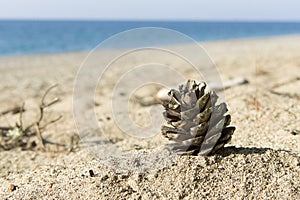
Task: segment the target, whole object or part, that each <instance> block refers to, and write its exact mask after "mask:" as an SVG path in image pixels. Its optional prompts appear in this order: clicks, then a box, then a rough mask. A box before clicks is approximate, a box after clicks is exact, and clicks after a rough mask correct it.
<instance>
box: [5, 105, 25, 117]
mask: <svg viewBox="0 0 300 200" xmlns="http://www.w3.org/2000/svg"><path fill="white" fill-rule="evenodd" d="M23 109H24V108H23ZM21 111H24V110H22V107H20V106H15V107H13V108H10V109H7V110H4V111H2V112H1V113H0V116H2V115H6V114H8V113H12V114H17V113H19V112H21Z"/></svg>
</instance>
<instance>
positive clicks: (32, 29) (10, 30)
mask: <svg viewBox="0 0 300 200" xmlns="http://www.w3.org/2000/svg"><path fill="white" fill-rule="evenodd" d="M140 27H163V28H169V29H174V30H177V31H180V32H182V33H184V34H186V35H188V36H190V37H192V38H193V39H194V40H196V41H212V40H225V39H236V38H251V37H267V36H279V35H288V34H300V22H209V21H201V22H196V21H194V22H174V21H173V22H164V21H161V22H159V21H156V22H155V21H16V20H15V21H13V20H10V21H4V20H2V21H1V20H0V56H8V55H27V54H44V53H61V52H72V51H83V50H91V49H92V48H94V47H95V46H96V45H97V44H99V43H100V42H101V41H103V40H105V39H107V38H108V37H110V36H112V35H114V34H117V33H119V32H122V31H126V30H129V29H132V28H140Z"/></svg>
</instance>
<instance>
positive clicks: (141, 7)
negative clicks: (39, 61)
mask: <svg viewBox="0 0 300 200" xmlns="http://www.w3.org/2000/svg"><path fill="white" fill-rule="evenodd" d="M299 10H300V1H299V0H205V1H204V0H0V19H74V20H77V19H82V20H195V21H197V20H224V21H227V20H230V21H235V20H240V21H245V20H246V21H253V20H254V21H299V22H300V11H299Z"/></svg>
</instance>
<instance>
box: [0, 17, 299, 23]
mask: <svg viewBox="0 0 300 200" xmlns="http://www.w3.org/2000/svg"><path fill="white" fill-rule="evenodd" d="M0 21H83V22H84V21H86V22H93V21H95V22H97V21H98V22H101V21H103V22H258V23H259V22H261V23H264V22H270V23H272V22H282V23H300V20H280V19H266V20H258V19H225V20H224V19H129V18H128V19H95V18H91V19H86V18H39V19H37V18H0Z"/></svg>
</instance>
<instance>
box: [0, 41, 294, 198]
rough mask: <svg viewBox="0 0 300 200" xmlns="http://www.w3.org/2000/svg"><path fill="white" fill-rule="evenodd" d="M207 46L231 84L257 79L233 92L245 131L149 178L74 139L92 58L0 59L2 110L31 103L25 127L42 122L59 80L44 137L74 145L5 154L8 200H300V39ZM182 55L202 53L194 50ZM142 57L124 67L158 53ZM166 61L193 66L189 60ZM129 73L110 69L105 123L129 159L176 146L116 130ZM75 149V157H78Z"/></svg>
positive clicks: (3, 187) (103, 101)
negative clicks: (78, 91) (84, 74)
mask: <svg viewBox="0 0 300 200" xmlns="http://www.w3.org/2000/svg"><path fill="white" fill-rule="evenodd" d="M202 45H203V46H204V48H205V49H206V50H207V52H208V53H209V55H210V57H211V58H212V59H213V61H214V62H215V64H216V66H217V70H218V72H219V74H220V76H221V78H222V80H223V81H227V80H231V79H233V78H236V77H244V78H246V79H247V80H248V81H249V83H248V84H244V85H238V86H234V87H232V88H228V89H226V90H225V99H226V103H227V104H228V107H229V112H230V114H231V116H232V123H231V124H232V125H234V126H236V131H235V133H234V135H233V138H232V140H231V142H230V143H229V144H228V145H227V146H226V148H225V149H224V150H223V151H222V152H220V153H219V154H217V155H213V156H209V157H202V156H183V157H179V158H178V159H177V160H175V162H173V163H171V164H166V163H164V160H163V159H158V160H157V161H156V162H157V163H158V164H161V165H160V166H162V167H160V168H152V169H148V170H146V171H142V172H132V171H126V170H118V169H116V168H118V166H117V165H116V166H115V167H116V168H114V167H110V166H107V165H106V164H105V163H103V162H101V161H99V160H98V159H97V158H96V157H95V156H93V154H90V153H89V152H88V151H87V149H85V148H83V145H82V144H78V145H76V141H75V144H74V140H73V143H72V140H71V138H74V136H76V134H77V130H76V126H75V123H74V119H73V112H72V95H73V85H74V79H75V76H76V73H77V70H78V69H79V66H80V65H81V63H82V62H83V60H84V58H85V57H86V56H87V55H88V52H77V53H68V54H57V55H40V56H19V57H3V58H0V74H1V76H0V102H1V107H0V112H2V111H4V110H6V109H8V108H12V107H14V106H16V105H20V104H22V102H23V101H24V102H25V108H26V111H25V112H24V123H26V124H29V123H30V122H32V121H34V120H35V119H36V117H37V116H36V115H37V112H38V106H37V105H38V104H39V102H40V100H41V97H42V95H43V93H44V92H45V90H46V89H47V88H48V87H49V86H51V85H53V84H56V83H58V84H59V86H58V87H57V88H55V89H54V90H53V91H52V93H51V95H50V96H52V97H53V96H57V97H59V98H60V99H61V101H60V102H59V103H57V104H55V105H54V106H52V107H51V108H49V110H47V113H46V114H47V118H49V119H52V118H55V117H57V116H58V115H60V114H62V115H63V118H62V119H61V120H60V121H58V122H57V123H55V124H52V125H50V126H49V127H48V128H47V129H46V130H45V131H44V132H43V133H42V134H43V137H44V138H45V139H47V140H49V141H52V142H57V143H63V144H65V145H66V147H67V148H61V147H58V146H56V145H46V151H42V150H39V149H35V150H31V151H29V150H27V151H22V150H20V149H19V148H15V149H12V150H9V151H4V150H1V149H0V159H1V160H0V182H1V184H0V198H1V199H20V198H22V199H66V198H70V199H207V198H212V199H253V198H255V199H299V198H300V191H299V190H300V188H299V186H300V135H299V130H300V123H299V118H300V115H299V113H300V105H299V102H300V93H299V87H300V55H299V52H300V36H286V37H274V38H261V39H245V40H230V41H219V42H209V43H202ZM180 48H182V49H186V51H187V52H189V53H190V54H193V52H192V51H191V49H190V45H182V46H180ZM142 56H145V55H141V56H132V57H129V58H128V59H126V60H121V61H120V63H121V64H122V67H124V69H125V68H126V66H131V65H134V64H136V63H138V62H139V61H141V60H142V61H143V60H145V61H147V59H148V58H149V57H150V58H152V56H153V55H150V56H149V55H148V56H147V55H146V57H142ZM154 56H159V55H154ZM166 62H168V63H167V64H168V65H176V66H177V67H178V68H179V69H180V68H181V69H182V68H183V69H185V68H184V65H185V63H183V62H181V61H180V60H176V59H174V60H172V61H171V62H170V61H166ZM120 63H119V64H120ZM120 73H121V72H118V70H116V69H115V70H112V71H109V72H108V73H107V77H108V78H107V79H106V81H105V82H104V83H103V84H104V85H103V88H98V90H97V93H96V112H97V114H98V115H97V116H98V120H99V123H100V124H101V126H102V128H103V130H104V131H106V132H107V133H109V135H108V136H107V137H109V138H110V139H111V140H112V141H114V143H115V144H116V145H118V146H120V147H121V148H123V149H124V150H125V151H126V152H134V153H136V154H137V155H142V154H147V153H149V152H152V151H153V149H154V148H156V147H159V146H161V145H163V144H165V143H166V142H167V141H166V140H165V139H163V138H162V136H160V135H159V134H157V135H155V136H154V137H151V138H148V139H144V140H141V139H135V138H132V137H129V136H128V135H124V134H122V132H121V131H120V130H119V129H118V127H116V126H115V125H114V123H113V118H112V115H111V111H110V107H109V106H107V102H109V100H110V95H111V94H110V91H111V90H112V88H113V84H114V83H115V81H117V80H118V78H119V76H118V75H119V74H120ZM184 73H185V75H186V77H191V78H193V76H194V74H193V72H192V71H190V70H186V71H184ZM165 78H166V79H172V77H168V76H165ZM175 82H176V81H175ZM157 91H158V87H152V88H148V89H147V90H145V89H144V91H143V89H142V90H141V93H140V94H143V95H140V96H142V98H148V97H150V98H151V95H154V94H155V93H156V92H157ZM120 95H121V94H120ZM136 97H138V95H137V96H136ZM130 106H131V108H132V110H133V111H134V112H133V113H132V118H133V119H134V120H136V122H137V123H139V124H141V125H143V124H146V123H147V122H148V121H149V116H148V115H147V114H145V113H147V112H146V111H147V109H148V108H149V106H145V105H141V104H139V102H138V98H136V99H135V101H132V102H131V104H130ZM154 106H156V107H160V105H154ZM18 118H19V115H18V114H17V115H13V114H11V113H9V114H5V115H2V116H0V126H1V127H2V126H14V124H15V123H16V122H17V121H18ZM75 140H76V139H75ZM71 147H73V150H72V151H69V150H70V148H71ZM106 150H107V151H109V149H106ZM166 160H168V159H167V158H166ZM90 170H92V171H93V172H94V176H91V175H90V172H89V171H90Z"/></svg>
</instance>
